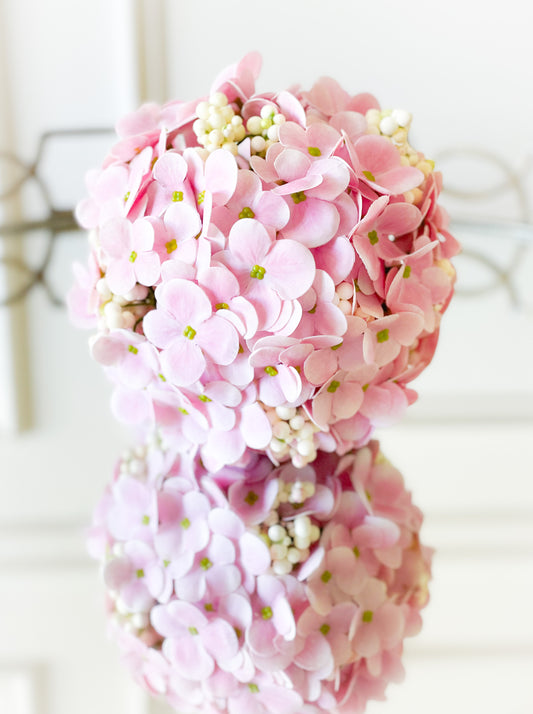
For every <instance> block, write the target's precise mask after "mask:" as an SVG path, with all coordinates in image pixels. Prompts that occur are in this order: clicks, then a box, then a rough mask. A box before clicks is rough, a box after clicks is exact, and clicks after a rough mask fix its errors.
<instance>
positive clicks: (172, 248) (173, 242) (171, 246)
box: [165, 238, 178, 255]
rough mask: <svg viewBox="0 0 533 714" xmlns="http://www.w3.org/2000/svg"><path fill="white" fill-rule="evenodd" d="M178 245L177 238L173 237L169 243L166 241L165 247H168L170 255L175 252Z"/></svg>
mask: <svg viewBox="0 0 533 714" xmlns="http://www.w3.org/2000/svg"><path fill="white" fill-rule="evenodd" d="M177 247H178V244H177V242H176V239H175V238H173V239H172V240H169V241H168V243H165V248H166V249H167V253H168V254H169V255H170V253H173V252H174V251H175V250H176V248H177Z"/></svg>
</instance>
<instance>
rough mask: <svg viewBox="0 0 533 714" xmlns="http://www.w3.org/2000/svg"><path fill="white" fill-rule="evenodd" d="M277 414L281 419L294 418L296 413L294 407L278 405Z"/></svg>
mask: <svg viewBox="0 0 533 714" xmlns="http://www.w3.org/2000/svg"><path fill="white" fill-rule="evenodd" d="M276 414H277V415H278V416H279V418H280V419H285V420H288V419H292V418H293V417H294V416H295V414H296V409H295V408H294V407H276Z"/></svg>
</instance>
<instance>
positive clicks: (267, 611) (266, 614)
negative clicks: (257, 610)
mask: <svg viewBox="0 0 533 714" xmlns="http://www.w3.org/2000/svg"><path fill="white" fill-rule="evenodd" d="M273 614H274V613H273V612H272V608H271V607H269V606H268V605H267V606H266V607H264V608H263V609H262V610H261V617H262V618H263V620H270V618H271V617H272V615H273Z"/></svg>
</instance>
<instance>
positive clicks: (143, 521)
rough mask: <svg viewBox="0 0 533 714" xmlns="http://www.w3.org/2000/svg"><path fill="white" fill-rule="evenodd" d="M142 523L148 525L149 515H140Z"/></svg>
mask: <svg viewBox="0 0 533 714" xmlns="http://www.w3.org/2000/svg"><path fill="white" fill-rule="evenodd" d="M142 523H143V526H147V525H149V523H150V516H143V517H142Z"/></svg>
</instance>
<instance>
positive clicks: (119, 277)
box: [106, 258, 136, 295]
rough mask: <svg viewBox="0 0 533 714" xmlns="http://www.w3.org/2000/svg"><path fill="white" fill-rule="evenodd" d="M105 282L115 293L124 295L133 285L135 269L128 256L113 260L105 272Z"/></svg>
mask: <svg viewBox="0 0 533 714" xmlns="http://www.w3.org/2000/svg"><path fill="white" fill-rule="evenodd" d="M106 280H107V284H108V285H109V288H110V290H111V291H112V292H113V293H115V295H126V293H129V291H130V290H132V289H133V288H134V287H135V283H136V279H135V269H134V267H133V263H132V262H131V261H130V260H129V258H122V259H120V260H115V261H113V262H112V263H110V264H109V267H108V269H107V273H106Z"/></svg>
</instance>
